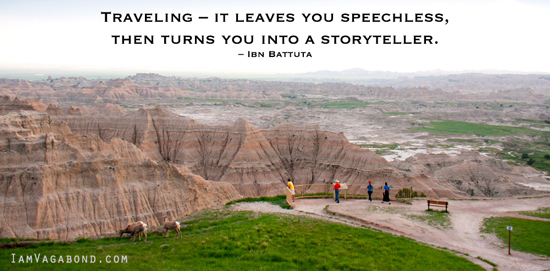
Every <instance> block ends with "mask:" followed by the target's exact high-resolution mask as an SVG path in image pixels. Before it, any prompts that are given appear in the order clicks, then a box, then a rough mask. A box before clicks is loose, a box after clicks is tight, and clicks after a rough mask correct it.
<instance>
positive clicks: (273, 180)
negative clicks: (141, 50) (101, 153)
mask: <svg viewBox="0 0 550 271" xmlns="http://www.w3.org/2000/svg"><path fill="white" fill-rule="evenodd" d="M98 112H101V113H98ZM103 112H105V113H103ZM55 118H56V119H58V120H63V121H65V122H66V123H67V124H68V126H69V127H70V128H71V130H72V131H73V132H75V133H79V134H96V135H99V137H100V138H102V139H103V140H105V141H106V142H109V141H111V140H113V139H115V138H121V139H123V140H125V141H127V142H130V143H132V144H135V145H136V146H138V147H139V148H140V149H141V150H142V151H143V153H144V154H145V155H146V156H147V157H149V158H151V159H153V160H154V161H157V162H161V161H166V162H171V163H175V164H180V165H185V166H186V167H187V168H189V169H190V170H191V171H192V172H193V173H195V174H198V175H200V176H202V177H203V178H205V179H208V180H213V181H222V182H228V183H231V184H232V185H233V186H234V187H235V188H236V189H237V191H238V192H239V193H240V194H241V195H243V196H245V197H257V196H274V195H278V194H282V193H284V189H285V187H286V181H287V180H288V179H292V180H293V181H294V183H295V184H297V185H298V184H323V183H330V182H333V181H334V180H340V181H341V182H345V183H348V184H361V185H363V184H364V185H366V183H367V182H368V181H372V182H373V183H374V184H375V185H380V186H382V185H383V183H384V182H389V183H390V184H392V185H393V186H395V187H411V186H413V184H414V183H419V184H418V185H415V186H418V187H419V189H420V190H419V191H420V192H424V193H425V194H426V195H428V196H433V197H438V196H452V195H453V193H452V191H450V190H449V189H448V188H445V187H442V186H441V185H439V184H437V182H436V180H435V179H433V178H432V179H430V178H427V177H425V176H421V175H411V174H409V173H407V172H403V171H399V170H397V169H395V168H394V167H393V166H392V165H391V164H390V163H388V162H387V161H386V160H385V159H384V158H382V157H380V156H378V155H376V154H375V153H373V152H372V151H370V150H368V149H362V148H360V147H359V146H357V145H355V144H352V143H349V142H348V140H347V139H346V137H345V136H344V135H343V134H342V133H339V134H338V133H333V132H327V131H322V130H320V129H319V127H318V126H313V125H311V126H303V127H298V126H295V125H291V124H284V125H280V126H278V127H275V128H271V129H268V130H261V129H259V128H257V127H253V126H251V125H250V124H249V123H248V122H247V121H245V120H242V119H239V120H237V121H236V122H235V123H233V125H218V126H208V125H204V124H201V123H198V122H196V121H194V120H192V119H190V118H187V117H182V116H179V115H176V114H174V113H172V112H170V111H167V110H165V109H162V108H160V107H155V108H141V109H139V110H136V111H129V112H125V113H124V112H118V111H116V110H107V109H103V110H99V111H94V110H92V109H79V108H69V110H68V111H67V113H65V114H62V115H56V116H55ZM434 189H436V190H434ZM436 191H438V192H436ZM353 192H354V191H350V193H353Z"/></svg>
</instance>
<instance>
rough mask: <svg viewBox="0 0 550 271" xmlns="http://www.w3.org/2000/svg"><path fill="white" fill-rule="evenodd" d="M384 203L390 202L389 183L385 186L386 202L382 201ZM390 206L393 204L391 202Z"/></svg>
mask: <svg viewBox="0 0 550 271" xmlns="http://www.w3.org/2000/svg"><path fill="white" fill-rule="evenodd" d="M384 202H390V187H389V186H388V183H387V182H386V184H385V185H384V200H383V201H382V203H384ZM390 204H391V202H390Z"/></svg>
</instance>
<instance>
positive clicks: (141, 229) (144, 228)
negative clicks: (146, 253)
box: [130, 222, 147, 241]
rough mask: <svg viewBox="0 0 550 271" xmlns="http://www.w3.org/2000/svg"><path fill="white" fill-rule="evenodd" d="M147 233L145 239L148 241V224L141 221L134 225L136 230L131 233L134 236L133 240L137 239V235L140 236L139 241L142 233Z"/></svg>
mask: <svg viewBox="0 0 550 271" xmlns="http://www.w3.org/2000/svg"><path fill="white" fill-rule="evenodd" d="M142 234H143V235H145V239H144V241H147V224H145V223H143V222H142V223H141V224H139V225H137V226H135V227H134V231H132V233H131V234H130V237H131V238H132V241H135V240H136V235H137V236H138V237H139V241H141V235H142Z"/></svg>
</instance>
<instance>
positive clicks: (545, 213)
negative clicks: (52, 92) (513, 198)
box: [519, 208, 550, 219]
mask: <svg viewBox="0 0 550 271" xmlns="http://www.w3.org/2000/svg"><path fill="white" fill-rule="evenodd" d="M519 213H520V214H522V215H528V216H534V217H541V218H548V219H550V208H538V209H537V210H536V211H525V212H519Z"/></svg>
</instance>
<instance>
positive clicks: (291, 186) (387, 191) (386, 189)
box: [288, 179, 391, 204]
mask: <svg viewBox="0 0 550 271" xmlns="http://www.w3.org/2000/svg"><path fill="white" fill-rule="evenodd" d="M341 187H342V186H341V185H340V181H338V180H336V181H335V183H334V201H335V202H336V203H340V198H339V197H338V196H339V194H340V188H341ZM288 189H289V190H290V193H291V195H292V202H294V199H295V195H296V192H295V191H294V184H293V183H292V181H291V180H290V179H288ZM373 189H374V186H372V183H371V181H369V185H367V192H368V194H369V201H370V202H372V192H373ZM384 202H388V203H389V204H391V202H390V187H389V186H388V183H387V182H386V183H385V184H384V194H383V198H382V203H384Z"/></svg>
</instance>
